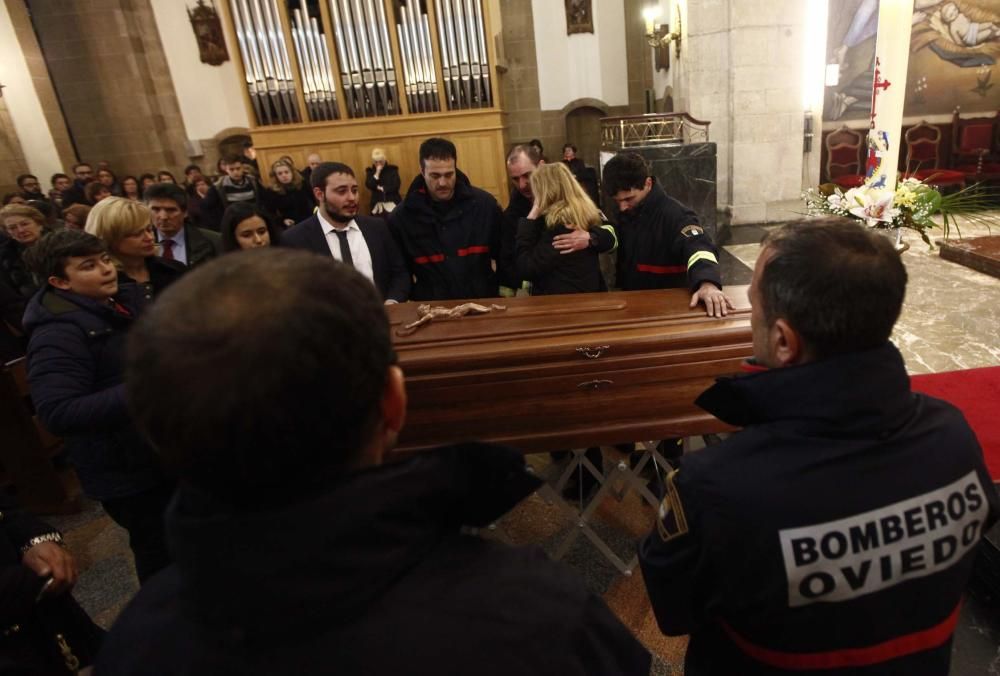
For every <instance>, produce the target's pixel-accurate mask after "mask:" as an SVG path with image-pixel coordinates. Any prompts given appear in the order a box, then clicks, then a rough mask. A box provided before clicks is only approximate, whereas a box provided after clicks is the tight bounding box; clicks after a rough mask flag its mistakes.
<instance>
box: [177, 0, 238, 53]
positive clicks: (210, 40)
mask: <svg viewBox="0 0 1000 676" xmlns="http://www.w3.org/2000/svg"><path fill="white" fill-rule="evenodd" d="M187 13H188V19H190V20H191V27H192V28H193V29H194V37H195V40H197V41H198V53H199V55H200V56H201V62H202V63H207V64H208V65H210V66H219V65H222V64H223V63H225V62H226V61H229V50H227V49H226V38H225V37H224V36H223V33H222V21H220V20H219V13H218V12H217V11H216V9H215V0H212V6H211V7H209V6H208V5H206V4H205V0H198V4H197V5H195V7H194V9H191V8H190V7H188V10H187Z"/></svg>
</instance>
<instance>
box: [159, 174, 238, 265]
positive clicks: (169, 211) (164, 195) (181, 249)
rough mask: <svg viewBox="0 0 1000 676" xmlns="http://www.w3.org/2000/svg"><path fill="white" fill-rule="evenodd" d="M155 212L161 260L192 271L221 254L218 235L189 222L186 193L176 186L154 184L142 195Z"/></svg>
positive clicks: (220, 242) (171, 184)
mask: <svg viewBox="0 0 1000 676" xmlns="http://www.w3.org/2000/svg"><path fill="white" fill-rule="evenodd" d="M142 198H143V200H144V201H145V202H146V206H148V207H149V210H150V211H151V212H153V219H152V220H153V234H154V235H155V236H156V241H157V242H159V243H160V256H161V257H162V258H165V259H167V260H173V261H177V262H178V263H183V264H184V265H186V266H188V267H189V268H192V267H194V266H196V265H200V264H201V263H204V262H205V261H207V260H210V259H212V258H215V257H216V256H218V255H219V253H220V252H221V251H222V241H221V238H220V237H219V233H217V232H212V231H211V230H205V229H203V228H198V227H195V226H194V225H192V224H191V223H189V222H188V221H187V203H188V196H187V193H186V192H185V191H184V189H183V188H181V187H180V186H179V185H177V184H175V183H154V184H153V185H151V186H149V187H148V188H146V192H144V193H143V195H142Z"/></svg>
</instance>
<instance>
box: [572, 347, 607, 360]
mask: <svg viewBox="0 0 1000 676" xmlns="http://www.w3.org/2000/svg"><path fill="white" fill-rule="evenodd" d="M610 349H611V346H610V345H598V346H596V347H589V346H588V347H578V348H576V351H577V352H579V353H580V354H582V355H583V356H584V357H586V358H587V359H597V358H598V357H600V356H601V355H602V354H604V351H605V350H610Z"/></svg>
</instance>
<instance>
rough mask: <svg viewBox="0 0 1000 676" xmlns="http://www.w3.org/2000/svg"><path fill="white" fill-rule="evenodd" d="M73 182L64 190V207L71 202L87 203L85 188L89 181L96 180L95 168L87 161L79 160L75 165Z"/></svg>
mask: <svg viewBox="0 0 1000 676" xmlns="http://www.w3.org/2000/svg"><path fill="white" fill-rule="evenodd" d="M73 175H74V176H75V177H76V178H74V179H73V184H72V185H70V186H69V187H68V188H66V189H65V190H63V191H62V207H63V208H65V207H68V206H69V205H71V204H87V203H88V202H87V196H86V195H85V194H84V192H83V191H84V190H85V189H86V187H87V184H88V183H92V182H93V181H94V168H93V167H91V166H90V164H88V163H87V162H78V163H76V164H74V165H73Z"/></svg>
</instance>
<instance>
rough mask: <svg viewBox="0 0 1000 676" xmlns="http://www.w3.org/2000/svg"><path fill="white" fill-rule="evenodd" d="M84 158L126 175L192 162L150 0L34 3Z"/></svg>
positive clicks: (43, 41)
mask: <svg viewBox="0 0 1000 676" xmlns="http://www.w3.org/2000/svg"><path fill="white" fill-rule="evenodd" d="M28 7H29V9H30V11H31V16H32V20H33V22H34V24H35V28H36V30H37V33H38V36H39V38H40V43H41V47H42V50H43V52H44V54H45V59H46V61H47V63H48V66H49V71H50V72H51V74H52V80H53V83H54V85H55V90H56V92H57V93H58V95H59V100H60V102H61V103H62V109H63V112H64V114H65V118H66V122H67V124H68V126H69V128H70V130H71V131H72V134H73V139H74V141H75V143H76V150H77V153H78V155H79V157H80V159H81V160H85V161H88V162H97V161H100V160H106V161H108V162H110V163H111V166H112V167H113V168H114V169H115V171H117V172H118V173H119V174H127V173H139V172H142V171H156V170H159V169H168V170H171V171H174V172H179V171H180V170H181V169H182V168H183V166H184V165H185V164H187V159H188V158H187V155H186V153H185V146H184V142H185V139H186V136H185V132H184V123H183V120H182V119H181V114H180V109H179V107H178V104H177V98H176V95H175V94H174V88H173V82H172V80H171V77H170V71H169V70H168V68H167V62H166V59H165V57H164V53H163V47H162V45H161V43H160V38H159V35H158V33H157V29H156V24H155V20H154V16H153V11H152V8H151V7H150V0H28Z"/></svg>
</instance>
